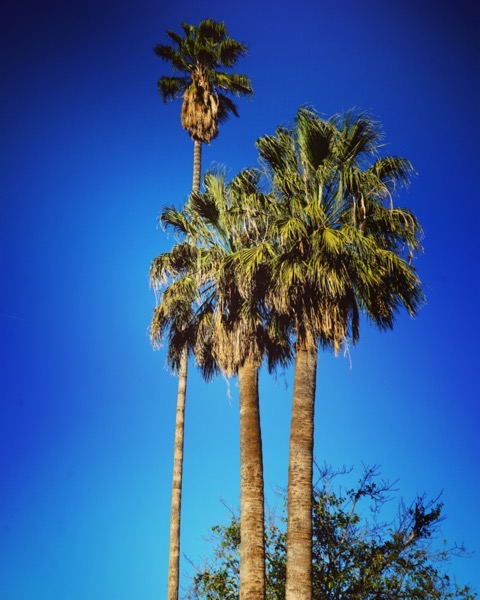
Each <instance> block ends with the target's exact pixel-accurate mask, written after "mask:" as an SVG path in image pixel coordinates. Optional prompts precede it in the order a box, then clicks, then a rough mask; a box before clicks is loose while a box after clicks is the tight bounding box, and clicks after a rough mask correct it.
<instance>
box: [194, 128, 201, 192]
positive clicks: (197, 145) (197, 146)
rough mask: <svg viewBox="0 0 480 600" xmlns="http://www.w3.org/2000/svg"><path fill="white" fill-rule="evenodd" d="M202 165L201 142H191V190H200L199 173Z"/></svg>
mask: <svg viewBox="0 0 480 600" xmlns="http://www.w3.org/2000/svg"><path fill="white" fill-rule="evenodd" d="M201 165H202V142H199V141H198V140H194V142H193V183H192V192H199V191H200V174H201Z"/></svg>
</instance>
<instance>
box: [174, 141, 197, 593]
mask: <svg viewBox="0 0 480 600" xmlns="http://www.w3.org/2000/svg"><path fill="white" fill-rule="evenodd" d="M201 171H202V142H198V141H196V140H195V141H194V143H193V182H192V192H199V191H200V175H201ZM187 370H188V351H187V350H184V351H183V353H182V357H181V360H180V371H179V374H178V391H177V416H176V420H175V449H174V455H173V484H172V510H171V513H170V548H169V557H170V558H169V565H168V596H167V597H168V600H178V589H179V580H180V518H181V508H182V480H183V440H184V429H185V401H186V395H187Z"/></svg>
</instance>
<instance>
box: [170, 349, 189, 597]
mask: <svg viewBox="0 0 480 600" xmlns="http://www.w3.org/2000/svg"><path fill="white" fill-rule="evenodd" d="M187 365H188V355H187V352H186V351H184V352H183V354H182V359H181V366H180V372H179V374H178V391H177V415H176V419H175V449H174V454H173V484H172V510H171V513H170V561H169V566H168V600H177V599H178V585H179V562H180V515H181V506H182V473H183V437H184V435H183V434H184V423H185V397H186V394H187Z"/></svg>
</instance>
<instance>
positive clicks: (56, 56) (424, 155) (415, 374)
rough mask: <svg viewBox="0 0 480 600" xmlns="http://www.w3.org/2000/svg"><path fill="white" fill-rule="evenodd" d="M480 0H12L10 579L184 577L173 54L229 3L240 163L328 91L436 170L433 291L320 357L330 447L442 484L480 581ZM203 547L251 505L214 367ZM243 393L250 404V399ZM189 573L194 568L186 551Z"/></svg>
mask: <svg viewBox="0 0 480 600" xmlns="http://www.w3.org/2000/svg"><path fill="white" fill-rule="evenodd" d="M476 9H477V7H476V5H475V2H474V1H473V0H471V1H468V0H457V1H455V2H454V1H453V0H448V1H447V2H443V3H438V2H436V3H433V2H428V1H422V0H417V1H413V0H406V1H403V2H398V1H395V2H385V1H380V0H364V1H360V0H357V1H354V0H339V1H337V2H333V1H332V2H329V3H326V2H323V3H320V2H314V1H313V0H298V1H297V2H295V3H283V4H282V3H278V2H273V1H272V0H268V1H265V2H261V1H258V0H257V1H252V0H246V1H244V2H242V3H232V4H229V5H227V3H225V2H220V1H213V0H206V1H205V2H198V3H194V2H192V1H186V0H178V1H176V2H170V3H169V4H168V6H165V5H164V3H162V2H158V1H157V2H154V1H153V0H139V1H138V2H136V3H134V2H127V1H126V0H116V1H115V2H113V1H110V0H98V1H96V2H94V1H93V0H87V1H86V2H82V3H74V4H70V3H65V2H60V1H59V0H45V1H43V2H34V1H33V0H30V1H28V0H4V1H3V3H2V8H1V14H0V27H1V28H2V32H1V35H0V48H1V51H0V52H1V54H0V56H1V68H2V70H1V73H2V77H1V80H2V97H1V102H2V111H1V113H0V124H1V132H2V136H1V187H0V208H1V212H0V217H1V218H0V244H1V254H0V256H1V258H0V261H1V281H2V284H1V287H0V339H1V360H0V378H1V380H0V394H1V417H0V565H1V567H0V596H1V597H2V599H5V600H27V599H28V600H32V599H35V600H43V599H45V600H85V599H86V598H88V599H89V600H108V599H110V598H112V599H115V600H133V599H137V598H141V599H142V600H150V599H152V600H153V599H154V598H164V597H165V596H166V591H165V590H166V578H167V549H168V525H169V503H170V485H171V467H172V452H173V429H174V411H175V393H176V379H175V378H174V377H173V376H171V375H170V374H169V372H168V371H167V370H166V369H165V356H164V352H163V351H159V352H153V351H152V349H151V347H150V344H149V339H148V331H147V330H148V325H149V321H150V317H151V313H152V309H153V306H154V297H153V293H152V292H151V290H150V289H149V285H148V269H149V265H150V262H151V260H152V259H153V258H154V257H155V256H156V254H158V253H160V252H162V251H164V250H165V249H167V248H168V247H169V244H171V242H172V239H167V238H166V236H165V234H164V233H163V232H162V231H161V230H159V229H158V228H157V227H156V218H157V216H158V214H159V212H160V210H161V207H162V206H163V205H164V204H170V203H176V204H177V205H178V206H180V205H181V204H182V203H183V202H184V201H185V200H186V198H187V195H188V191H189V189H190V186H191V170H192V143H191V141H190V140H189V138H188V135H187V134H186V133H185V132H184V131H183V130H182V129H181V127H180V123H179V110H180V107H179V105H178V104H176V105H170V106H166V105H163V104H162V103H161V101H160V98H159V96H158V92H157V89H156V81H157V79H158V78H159V77H160V75H162V74H164V73H166V72H167V71H166V66H165V65H164V64H163V63H162V62H161V61H160V60H159V59H158V58H157V57H155V56H154V54H153V52H152V47H153V46H154V45H155V44H156V43H158V42H162V41H165V36H164V31H165V30H166V29H177V28H178V26H179V23H180V21H182V20H183V21H186V22H191V23H198V21H200V20H201V19H203V18H206V17H212V18H215V19H217V20H225V22H226V24H227V26H228V28H229V32H230V34H231V35H232V37H235V38H237V39H240V40H242V41H245V42H246V43H247V44H248V45H249V48H250V52H249V55H248V57H247V58H246V59H244V60H243V61H242V63H241V65H240V67H239V70H241V71H243V72H245V73H248V74H249V75H250V76H251V78H252V80H253V83H254V87H255V93H256V95H255V97H254V99H253V100H252V101H250V100H246V101H242V102H241V104H240V113H241V118H240V119H239V120H236V119H232V120H231V121H230V122H228V123H227V124H225V125H224V126H223V128H222V131H221V133H220V136H219V138H218V139H217V140H215V142H214V143H213V144H212V145H211V147H209V148H207V149H206V150H205V152H204V166H205V167H208V166H211V165H212V164H222V165H226V167H227V170H228V172H229V173H230V174H234V173H235V172H237V171H238V170H239V169H241V168H243V167H246V166H250V165H256V163H257V158H256V152H255V149H254V142H255V140H256V139H257V138H258V137H259V136H260V135H263V134H265V133H272V132H273V131H274V129H275V127H276V126H278V125H279V124H281V123H284V124H285V123H288V122H290V121H291V119H292V118H293V116H294V114H295V112H296V110H297V109H298V107H299V106H300V105H301V104H303V103H308V104H310V105H313V106H314V107H316V108H317V110H319V111H320V112H322V113H324V114H325V115H330V114H332V113H334V112H338V111H342V110H344V109H347V108H349V107H352V106H357V107H360V108H362V109H366V110H368V111H370V112H371V113H372V114H373V115H374V116H375V117H376V118H378V119H379V120H380V121H381V122H382V123H383V125H384V128H385V131H386V134H387V138H386V141H387V144H388V145H387V148H386V151H387V152H388V153H390V154H397V155H402V156H405V157H408V158H409V159H410V160H412V162H413V163H414V165H415V167H416V169H417V171H418V177H416V179H415V180H414V182H413V185H412V186H411V189H410V190H409V191H408V192H406V193H403V194H402V197H401V198H400V202H399V203H400V204H403V205H406V206H409V207H411V208H413V209H414V210H415V211H416V213H417V214H418V216H419V218H420V219H421V222H422V223H423V225H424V228H425V233H426V237H425V241H424V246H425V253H424V255H422V256H421V257H420V259H419V260H418V269H419V272H420V275H421V277H422V279H423V280H424V282H425V287H426V293H427V297H428V304H427V306H426V307H425V308H424V309H423V310H422V311H421V313H420V315H419V317H418V318H417V319H416V320H411V319H409V318H407V317H405V316H404V315H402V316H401V317H400V318H399V319H398V324H397V327H396V330H395V331H394V332H389V333H383V334H381V333H378V332H377V331H374V330H371V329H369V328H368V327H364V328H363V331H362V337H361V342H360V344H359V345H358V347H357V348H355V349H352V350H351V362H352V365H350V359H349V358H348V357H347V358H345V357H339V358H336V359H335V358H333V357H332V356H329V355H325V356H322V357H321V360H320V363H319V370H318V384H317V393H318V400H317V413H316V424H315V425H316V437H315V444H316V446H315V453H316V457H317V460H318V461H319V462H320V463H322V462H324V461H326V462H327V463H329V464H332V465H334V466H341V465H342V464H346V465H352V464H354V465H356V466H357V467H360V465H361V463H362V461H363V462H364V463H367V464H372V463H375V464H380V465H381V467H382V473H383V475H384V476H385V477H387V478H390V479H396V478H399V484H398V485H399V488H400V490H401V493H402V494H403V495H404V497H405V498H406V499H412V498H413V497H414V495H415V494H416V493H417V492H418V493H421V492H423V491H427V492H428V493H429V494H430V495H436V494H437V493H439V492H440V491H442V490H443V500H444V502H445V507H446V508H445V512H446V514H447V516H448V519H447V520H446V522H445V523H444V524H443V527H442V535H444V536H445V537H446V538H447V539H449V540H457V541H459V542H460V541H464V542H465V543H466V545H467V546H468V547H469V548H470V549H472V550H476V551H477V554H476V555H475V556H474V557H473V558H471V559H468V560H467V559H466V560H463V561H461V562H458V563H454V565H453V570H454V572H456V573H457V574H458V577H459V580H460V581H463V582H467V581H470V582H471V583H472V584H474V585H476V586H477V587H479V588H480V576H479V575H478V574H479V573H480V558H479V554H478V551H480V544H479V541H478V540H479V539H480V519H479V516H478V510H477V505H478V497H479V496H480V481H479V458H480V441H479V435H478V429H479V428H478V416H479V409H478V395H479V394H478V388H479V386H478V371H479V366H478V349H477V343H478V341H477V338H478V335H479V333H480V332H479V319H478V298H479V284H478V261H479V252H478V234H477V232H478V223H479V218H480V209H479V201H478V181H477V180H478V159H479V152H478V140H479V139H480V135H479V134H480V132H479V127H478V107H479V106H480V97H479V96H480V94H479V84H478V64H479V58H480V56H479V54H480V52H479V45H478V31H479V24H480V23H479V19H478V12H477V10H476ZM191 373H192V376H191V378H190V381H189V389H188V407H187V423H186V444H185V450H186V457H185V486H184V505H183V509H184V510H183V532H182V546H183V551H184V552H185V553H186V554H187V556H188V557H189V558H190V559H191V560H192V561H193V562H195V563H198V564H201V560H202V559H201V557H202V556H204V555H205V554H207V553H208V548H209V547H208V544H207V542H206V541H205V537H206V536H207V535H208V530H209V527H210V526H211V525H213V524H214V523H217V522H218V521H222V520H223V519H225V518H226V517H227V513H226V511H225V509H224V507H223V506H222V505H221V504H220V501H219V500H220V498H223V499H224V500H225V501H226V502H227V503H228V504H229V505H230V506H232V507H236V506H237V505H238V495H239V464H238V463H239V461H238V389H237V386H236V383H235V381H231V382H230V384H229V386H228V385H227V383H226V382H225V381H224V380H222V379H220V380H218V381H216V382H214V383H212V384H209V385H208V386H207V385H205V384H203V383H202V382H201V381H200V379H199V376H198V375H197V374H196V373H195V372H194V370H193V369H192V370H191ZM291 392H292V373H291V371H290V370H288V371H286V372H285V373H283V374H280V375H278V377H277V378H276V379H272V378H268V377H267V376H266V374H263V376H262V381H261V402H262V423H263V431H264V451H265V479H266V489H267V496H268V498H269V502H273V501H274V490H275V488H276V486H284V485H285V484H286V477H287V458H288V457H287V452H288V429H289V416H290V397H291ZM229 394H230V397H229ZM183 566H184V567H185V568H184V573H185V577H184V579H183V585H184V586H188V574H189V573H191V568H190V567H189V565H188V563H187V562H185V561H184V562H183Z"/></svg>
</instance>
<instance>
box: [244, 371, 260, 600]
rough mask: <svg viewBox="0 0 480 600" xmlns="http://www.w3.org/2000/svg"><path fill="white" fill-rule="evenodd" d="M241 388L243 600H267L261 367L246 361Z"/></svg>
mask: <svg viewBox="0 0 480 600" xmlns="http://www.w3.org/2000/svg"><path fill="white" fill-rule="evenodd" d="M238 380H239V385H240V540H241V543H240V600H263V599H264V598H265V545H264V496H263V494H264V492H263V459H262V436H261V429H260V410H259V402H258V367H257V366H255V365H253V364H252V363H251V362H248V361H246V362H245V363H244V364H243V365H242V366H241V367H240V368H239V370H238Z"/></svg>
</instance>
